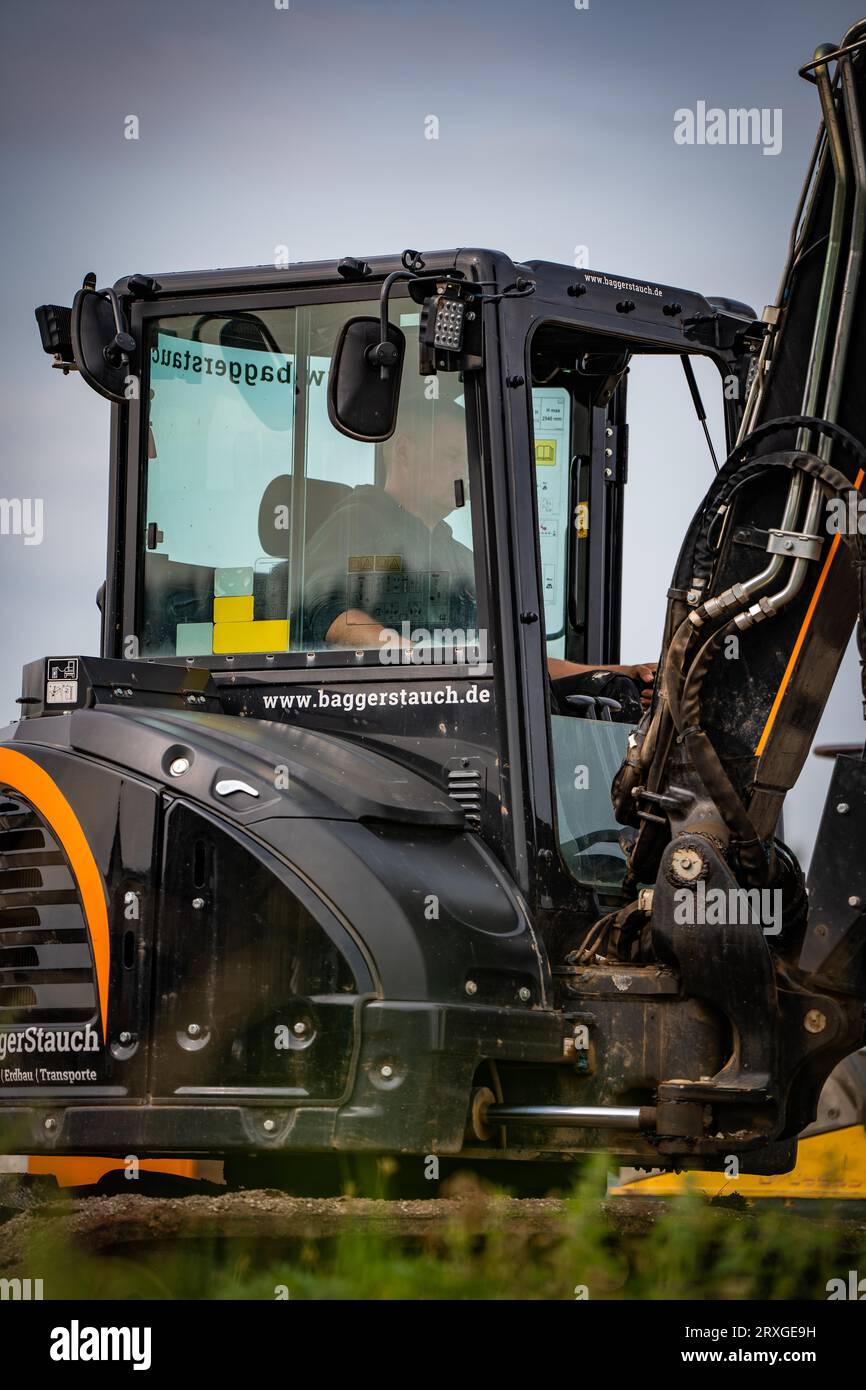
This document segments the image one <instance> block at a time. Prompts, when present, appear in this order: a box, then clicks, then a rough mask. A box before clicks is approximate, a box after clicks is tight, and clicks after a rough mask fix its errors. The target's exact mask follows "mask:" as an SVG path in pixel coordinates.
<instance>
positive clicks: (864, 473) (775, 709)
mask: <svg viewBox="0 0 866 1390" xmlns="http://www.w3.org/2000/svg"><path fill="white" fill-rule="evenodd" d="M864 477H866V470H864V469H862V468H861V469H860V471H859V473H858V474H857V477H856V478H855V479H854V486H855V488H859V487H860V484H861V483H862V482H863V479H864ZM841 544H842V537H841V535H838V536H834V537H833V543H832V545H831V546H830V551H829V554H828V555H827V558H826V560H825V561H824V568H823V569H822V570H821V573H820V575H819V576H818V583H817V584H816V585H815V592H814V593H813V595H812V599H811V602H810V603H809V607H808V608H807V609H806V616H805V617H804V619H803V625H802V627H801V628H800V631H799V632H798V633H797V640H796V642H795V643H794V649H793V651H792V652H791V656H790V659H789V661H788V665H787V666H786V667H785V674H784V676H783V677H782V684H781V685H780V686H779V689H778V690H777V691H776V698H775V700H774V701H773V706H772V709H771V710H770V713H769V714H768V715H767V722H766V724H765V725H764V731H763V733H762V734H761V737H760V738H759V739H758V746H757V748H756V749H755V756H756V757H757V758H760V756H761V754H762V753H763V751H764V749H765V748H766V746H767V740H768V739H769V737H770V734H771V733H772V730H773V725H774V724H775V722H776V716H777V714H778V713H779V709H780V707H781V704H782V701H783V699H784V698H785V691H786V690H787V688H788V685H789V684H790V681H791V677H792V675H793V674H794V667H795V666H796V664H797V658H798V657H799V655H800V652H801V650H802V648H803V643H804V642H805V640H806V634H807V633H808V631H809V628H810V626H811V623H812V619H813V617H814V616H815V609H816V608H817V607H818V600H819V599H820V597H821V594H822V593H823V590H824V585H825V584H826V582H827V576H828V575H829V573H830V566H831V565H832V563H833V561H834V559H835V558H836V552H837V550H838V549H839V546H840V545H841Z"/></svg>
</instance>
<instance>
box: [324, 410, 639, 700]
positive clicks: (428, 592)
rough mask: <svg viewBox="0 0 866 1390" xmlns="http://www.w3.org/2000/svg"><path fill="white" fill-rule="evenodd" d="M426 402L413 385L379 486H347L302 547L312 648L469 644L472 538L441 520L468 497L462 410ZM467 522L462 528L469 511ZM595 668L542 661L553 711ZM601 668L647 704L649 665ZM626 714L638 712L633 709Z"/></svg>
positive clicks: (473, 595) (473, 603)
mask: <svg viewBox="0 0 866 1390" xmlns="http://www.w3.org/2000/svg"><path fill="white" fill-rule="evenodd" d="M430 405H431V403H430V402H428V401H426V400H424V399H423V398H421V397H420V396H419V393H418V392H417V391H416V392H415V393H414V396H412V395H410V397H409V399H408V400H406V399H404V400H402V401H401V405H400V414H399V418H398V425H397V430H396V432H395V434H394V436H393V437H392V438H391V439H390V440H388V441H387V443H386V444H385V445H384V446H383V454H384V481H383V483H382V485H375V484H370V485H364V486H361V487H356V488H354V489H353V490H352V492H351V493H349V494H348V495H347V497H346V498H344V499H343V501H341V502H340V503H339V504H338V505H337V506H336V507H335V508H334V510H333V512H332V513H331V515H330V517H329V518H328V520H327V521H326V522H325V523H324V524H323V525H322V526H321V527H320V528H319V529H318V531H317V532H316V533H315V535H314V536H313V538H312V540H311V542H310V543H309V545H308V547H307V552H306V564H305V571H306V577H305V587H304V628H305V634H306V639H307V641H308V642H309V643H310V645H311V646H313V647H316V646H338V647H348V648H354V649H355V650H361V649H369V648H380V649H381V648H382V646H383V645H384V644H385V643H389V644H393V643H395V642H397V643H399V644H400V645H401V646H403V647H406V648H407V649H409V650H411V648H412V646H413V635H415V634H417V633H418V632H419V631H420V632H422V633H430V634H431V635H432V634H435V633H437V632H441V631H442V630H447V631H448V632H449V633H459V634H462V635H465V637H466V639H467V642H468V643H469V644H470V645H471V642H472V637H473V635H474V632H475V623H476V616H477V584H476V575H475V560H474V556H473V552H472V549H471V535H470V534H468V529H467V531H466V540H468V541H469V542H470V544H467V543H466V540H459V539H458V538H457V537H456V536H455V535H454V531H453V529H452V526H451V524H449V522H448V521H446V519H445V518H446V517H451V518H452V520H454V519H455V517H457V518H460V512H459V508H458V499H463V498H465V497H467V496H468V488H469V481H468V458H467V445H466V418H465V412H464V411H463V410H462V409H461V408H460V405H459V403H458V402H437V403H436V407H437V408H436V410H435V413H434V412H432V411H431V410H430V408H429V407H430ZM466 518H467V528H468V509H467V512H466ZM455 524H457V523H456V521H455ZM599 669H600V668H597V667H594V666H586V665H582V664H580V663H578V662H573V661H565V660H563V659H560V658H559V657H549V658H548V672H549V675H550V679H551V704H552V707H553V709H554V712H563V713H566V712H570V711H569V710H568V709H567V699H568V696H569V695H570V694H572V693H575V692H580V693H587V690H586V679H585V678H586V677H588V676H590V677H591V676H593V675H594V674H595V673H596V672H598V671H599ZM603 669H604V671H605V672H607V673H610V675H612V676H614V677H617V676H618V677H621V678H622V677H625V678H626V679H627V680H628V681H632V682H634V683H635V685H637V687H638V689H639V691H640V704H641V705H642V706H643V707H644V708H646V706H647V705H648V704H649V701H650V698H651V694H652V682H653V679H654V676H655V663H651V662H645V663H641V664H639V665H634V666H632V665H623V666H606V667H604V668H603ZM625 685H626V682H625V681H620V686H621V688H622V689H624V688H625ZM622 689H621V690H620V693H622ZM599 693H601V692H599ZM607 693H611V694H616V690H613V691H610V692H607ZM634 703H635V704H637V701H634ZM629 713H630V714H631V716H632V717H635V718H637V717H639V715H640V709H639V708H638V709H636V710H631V711H629ZM624 715H625V711H624Z"/></svg>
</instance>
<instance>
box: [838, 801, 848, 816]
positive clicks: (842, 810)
mask: <svg viewBox="0 0 866 1390" xmlns="http://www.w3.org/2000/svg"><path fill="white" fill-rule="evenodd" d="M836 810H837V811H838V812H839V815H840V816H847V814H848V812H849V811H850V810H851V807H850V806H849V805H848V802H847V801H840V802H839V805H838V806H837V807H836Z"/></svg>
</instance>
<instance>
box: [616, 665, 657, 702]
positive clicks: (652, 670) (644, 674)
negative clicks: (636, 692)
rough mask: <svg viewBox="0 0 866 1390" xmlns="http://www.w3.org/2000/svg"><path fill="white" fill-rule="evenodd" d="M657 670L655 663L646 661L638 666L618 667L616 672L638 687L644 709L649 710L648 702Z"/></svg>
mask: <svg viewBox="0 0 866 1390" xmlns="http://www.w3.org/2000/svg"><path fill="white" fill-rule="evenodd" d="M657 669H658V662H657V661H646V662H643V663H642V664H641V665H639V666H619V667H617V670H619V671H621V672H622V674H623V675H624V676H628V677H629V679H630V680H633V681H634V683H635V685H637V686H639V687H640V702H641V704H642V705H643V707H644V709H649V706H650V701H651V700H652V696H653V682H654V681H655V678H656V671H657Z"/></svg>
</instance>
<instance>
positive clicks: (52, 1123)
mask: <svg viewBox="0 0 866 1390" xmlns="http://www.w3.org/2000/svg"><path fill="white" fill-rule="evenodd" d="M45 1128H46V1129H47V1130H49V1131H51V1130H54V1129H56V1128H57V1121H56V1120H55V1118H54V1116H53V1115H49V1116H48V1119H47V1120H46V1121H45Z"/></svg>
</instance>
